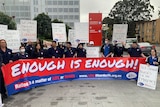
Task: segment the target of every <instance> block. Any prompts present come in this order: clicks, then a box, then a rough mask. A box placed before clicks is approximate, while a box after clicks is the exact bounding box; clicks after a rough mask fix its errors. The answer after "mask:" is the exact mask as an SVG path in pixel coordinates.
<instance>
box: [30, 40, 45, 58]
mask: <svg viewBox="0 0 160 107" xmlns="http://www.w3.org/2000/svg"><path fill="white" fill-rule="evenodd" d="M44 57H45V53H44V51H43V49H42V47H41V44H40V43H36V44H35V48H34V51H33V53H32V58H35V59H37V58H38V59H43V58H44Z"/></svg>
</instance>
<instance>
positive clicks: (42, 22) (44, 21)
mask: <svg viewBox="0 0 160 107" xmlns="http://www.w3.org/2000/svg"><path fill="white" fill-rule="evenodd" d="M34 20H36V21H37V31H38V38H42V39H52V31H51V29H52V28H51V18H50V17H49V16H48V15H46V14H45V13H41V14H39V15H38V16H37V17H35V18H34Z"/></svg>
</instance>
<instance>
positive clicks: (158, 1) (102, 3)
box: [80, 0, 160, 22]
mask: <svg viewBox="0 0 160 107" xmlns="http://www.w3.org/2000/svg"><path fill="white" fill-rule="evenodd" d="M117 1H119V0H80V2H81V3H80V4H81V8H80V13H81V14H80V17H81V18H80V20H81V22H87V21H88V13H90V12H102V13H103V17H105V16H108V13H109V12H110V10H111V9H112V7H113V6H114V4H115V3H116V2H117ZM150 1H151V4H152V5H153V6H154V8H155V10H154V11H155V12H154V14H153V19H156V18H158V7H159V10H160V0H150Z"/></svg>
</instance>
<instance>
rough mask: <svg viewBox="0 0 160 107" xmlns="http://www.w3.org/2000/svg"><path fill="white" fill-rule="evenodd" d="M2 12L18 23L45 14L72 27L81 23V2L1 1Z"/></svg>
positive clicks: (66, 0) (52, 0)
mask: <svg viewBox="0 0 160 107" xmlns="http://www.w3.org/2000/svg"><path fill="white" fill-rule="evenodd" d="M0 10H1V11H2V12H4V13H6V14H7V15H9V16H11V17H13V18H14V20H15V21H16V23H19V22H20V20H21V19H27V20H31V19H33V18H34V17H36V16H37V15H38V14H39V13H43V12H44V13H46V14H48V15H49V16H50V18H51V19H52V20H54V19H59V20H61V21H63V22H65V23H66V24H68V25H69V26H71V27H74V22H80V0H0Z"/></svg>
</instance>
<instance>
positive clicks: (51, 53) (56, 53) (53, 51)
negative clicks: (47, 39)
mask: <svg viewBox="0 0 160 107" xmlns="http://www.w3.org/2000/svg"><path fill="white" fill-rule="evenodd" d="M60 55H61V51H60V49H59V48H58V47H57V42H56V41H52V47H51V48H49V49H48V57H49V58H60Z"/></svg>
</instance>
